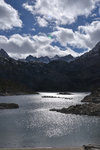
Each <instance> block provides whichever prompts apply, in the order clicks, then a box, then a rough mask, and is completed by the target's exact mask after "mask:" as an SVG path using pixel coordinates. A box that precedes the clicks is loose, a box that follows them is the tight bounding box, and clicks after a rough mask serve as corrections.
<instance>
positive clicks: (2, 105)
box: [0, 103, 19, 109]
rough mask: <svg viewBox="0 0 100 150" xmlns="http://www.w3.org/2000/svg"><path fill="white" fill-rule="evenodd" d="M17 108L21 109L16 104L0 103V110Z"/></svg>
mask: <svg viewBox="0 0 100 150" xmlns="http://www.w3.org/2000/svg"><path fill="white" fill-rule="evenodd" d="M17 108H19V105H18V104H15V103H0V109H17Z"/></svg>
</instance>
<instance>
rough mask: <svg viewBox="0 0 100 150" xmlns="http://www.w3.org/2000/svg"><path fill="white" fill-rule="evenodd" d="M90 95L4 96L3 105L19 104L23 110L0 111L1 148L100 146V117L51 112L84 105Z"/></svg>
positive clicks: (2, 98) (1, 99) (1, 98)
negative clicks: (54, 109)
mask: <svg viewBox="0 0 100 150" xmlns="http://www.w3.org/2000/svg"><path fill="white" fill-rule="evenodd" d="M87 94H88V93H72V95H58V93H51V92H50V93H46V92H42V93H40V94H39V95H20V96H6V97H5V96H4V97H3V96H1V97H0V102H7V103H8V102H9V103H12V102H13V103H17V104H19V107H20V108H19V109H13V110H0V148H4V147H5V148H13V147H14V148H17V147H18V148H22V147H66V146H81V145H84V144H90V143H91V144H100V117H89V116H80V115H71V114H61V113H58V112H51V111H49V109H51V108H62V107H69V106H71V105H75V104H78V103H81V100H82V99H83V98H84V97H85V96H86V95H87ZM42 96H54V97H55V98H43V97H42ZM57 97H59V98H57ZM65 98H66V99H65Z"/></svg>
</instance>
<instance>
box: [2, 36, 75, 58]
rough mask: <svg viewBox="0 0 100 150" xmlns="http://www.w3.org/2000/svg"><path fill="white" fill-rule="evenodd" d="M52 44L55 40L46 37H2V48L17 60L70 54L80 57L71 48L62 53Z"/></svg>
mask: <svg viewBox="0 0 100 150" xmlns="http://www.w3.org/2000/svg"><path fill="white" fill-rule="evenodd" d="M52 42H53V39H50V38H48V37H47V36H46V35H35V36H28V35H24V36H22V35H19V34H14V35H12V36H11V37H9V38H7V37H5V36H2V35H1V36H0V47H1V48H3V49H4V50H6V51H7V52H8V53H9V54H10V56H13V57H15V58H25V57H26V56H28V55H29V54H31V55H33V56H37V57H40V56H49V57H53V56H55V55H59V56H65V55H68V54H72V55H73V56H77V55H78V53H76V52H74V51H73V50H71V49H69V48H68V49H67V48H66V50H65V51H62V50H60V48H59V47H57V46H52V45H51V43H52Z"/></svg>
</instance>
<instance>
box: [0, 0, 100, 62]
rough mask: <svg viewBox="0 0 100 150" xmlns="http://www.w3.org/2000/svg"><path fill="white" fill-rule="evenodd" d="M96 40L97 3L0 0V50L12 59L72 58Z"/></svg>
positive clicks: (99, 29) (98, 31) (99, 5)
mask: <svg viewBox="0 0 100 150" xmlns="http://www.w3.org/2000/svg"><path fill="white" fill-rule="evenodd" d="M99 41H100V0H0V48H3V49H4V50H6V51H7V53H8V54H9V55H10V56H11V57H13V58H15V59H22V58H25V57H27V56H28V55H33V56H35V57H41V56H49V57H54V56H55V55H59V56H65V55H69V54H71V55H72V56H74V57H77V56H80V55H82V54H83V53H85V52H88V51H90V50H91V49H92V48H93V47H94V46H95V45H96V44H97V42H99Z"/></svg>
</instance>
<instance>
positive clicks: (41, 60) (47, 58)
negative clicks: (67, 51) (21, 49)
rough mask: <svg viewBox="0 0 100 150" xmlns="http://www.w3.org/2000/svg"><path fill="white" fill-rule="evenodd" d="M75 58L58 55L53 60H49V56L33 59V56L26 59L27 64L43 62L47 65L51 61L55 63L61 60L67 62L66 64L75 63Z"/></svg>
mask: <svg viewBox="0 0 100 150" xmlns="http://www.w3.org/2000/svg"><path fill="white" fill-rule="evenodd" d="M74 59H75V58H74V57H73V56H72V55H66V56H63V57H60V56H58V55H55V56H54V57H52V58H49V57H48V56H44V57H39V58H37V57H33V56H32V55H29V56H27V57H26V59H25V60H26V61H27V62H42V63H46V64H48V63H49V62H51V61H55V60H61V61H65V62H71V61H73V60H74Z"/></svg>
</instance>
